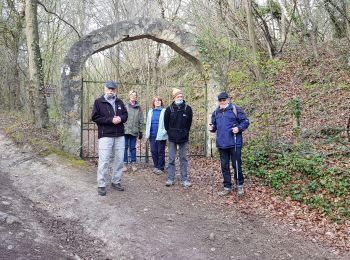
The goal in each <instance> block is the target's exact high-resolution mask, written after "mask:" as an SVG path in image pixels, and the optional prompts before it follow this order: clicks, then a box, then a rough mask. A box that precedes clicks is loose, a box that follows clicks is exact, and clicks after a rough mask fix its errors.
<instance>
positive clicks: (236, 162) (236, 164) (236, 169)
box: [234, 134, 239, 199]
mask: <svg viewBox="0 0 350 260" xmlns="http://www.w3.org/2000/svg"><path fill="white" fill-rule="evenodd" d="M234 139H235V166H236V167H235V171H236V182H237V183H236V186H237V192H236V193H237V199H239V196H238V161H237V142H236V134H234Z"/></svg>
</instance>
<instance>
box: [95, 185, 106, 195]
mask: <svg viewBox="0 0 350 260" xmlns="http://www.w3.org/2000/svg"><path fill="white" fill-rule="evenodd" d="M97 194H98V195H100V196H106V194H107V191H106V187H98V188H97Z"/></svg>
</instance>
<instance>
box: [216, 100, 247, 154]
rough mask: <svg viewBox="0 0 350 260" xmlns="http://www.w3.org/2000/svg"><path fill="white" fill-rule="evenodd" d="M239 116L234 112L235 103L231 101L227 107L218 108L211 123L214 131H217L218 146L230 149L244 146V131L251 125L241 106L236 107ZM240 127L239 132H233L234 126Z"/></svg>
mask: <svg viewBox="0 0 350 260" xmlns="http://www.w3.org/2000/svg"><path fill="white" fill-rule="evenodd" d="M236 110H237V116H236V115H235V113H234V112H233V105H232V104H231V103H230V104H229V105H228V106H227V107H226V108H224V109H220V108H217V109H216V110H215V111H214V112H213V114H212V116H211V123H212V124H213V131H212V132H215V131H216V132H217V133H216V147H217V148H219V149H228V148H232V147H235V145H236V146H238V147H242V146H243V136H242V132H243V131H244V130H246V129H247V128H248V126H249V120H248V118H247V117H246V115H245V114H244V112H243V110H242V109H241V108H240V107H236ZM233 127H238V129H239V132H238V133H237V134H236V136H235V134H233V133H232V128H233Z"/></svg>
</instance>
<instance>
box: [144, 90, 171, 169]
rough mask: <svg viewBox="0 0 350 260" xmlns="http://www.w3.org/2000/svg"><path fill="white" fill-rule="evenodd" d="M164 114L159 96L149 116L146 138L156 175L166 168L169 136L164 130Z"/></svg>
mask: <svg viewBox="0 0 350 260" xmlns="http://www.w3.org/2000/svg"><path fill="white" fill-rule="evenodd" d="M164 112H165V108H164V104H163V100H162V99H161V98H160V97H158V96H156V97H154V98H153V100H152V109H150V110H149V111H148V114H147V122H146V138H147V139H149V142H150V146H151V153H152V159H153V164H154V169H153V172H154V173H155V174H161V173H162V172H163V171H164V166H165V144H166V140H167V139H168V135H167V132H166V130H165V128H164Z"/></svg>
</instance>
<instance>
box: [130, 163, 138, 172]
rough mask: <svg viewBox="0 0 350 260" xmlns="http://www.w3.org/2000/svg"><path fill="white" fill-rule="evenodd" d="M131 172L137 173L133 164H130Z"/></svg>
mask: <svg viewBox="0 0 350 260" xmlns="http://www.w3.org/2000/svg"><path fill="white" fill-rule="evenodd" d="M131 170H132V171H133V172H136V171H137V167H136V165H135V163H131Z"/></svg>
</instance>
